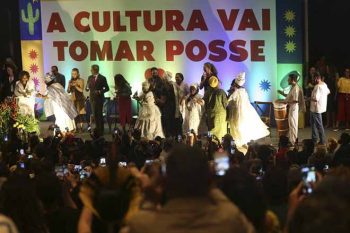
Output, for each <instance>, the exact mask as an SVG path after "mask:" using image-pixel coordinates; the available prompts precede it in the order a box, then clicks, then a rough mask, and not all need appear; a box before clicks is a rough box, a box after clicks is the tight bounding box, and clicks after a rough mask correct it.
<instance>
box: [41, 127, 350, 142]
mask: <svg viewBox="0 0 350 233" xmlns="http://www.w3.org/2000/svg"><path fill="white" fill-rule="evenodd" d="M51 124H53V122H49V121H41V122H39V126H40V136H41V137H46V136H47V135H49V134H50V132H49V131H48V128H49V126H50V125H51ZM84 127H87V126H86V125H85V126H84ZM112 131H113V129H112ZM343 132H350V131H345V130H339V131H338V132H334V131H333V130H332V129H325V133H326V138H327V139H328V138H335V139H339V138H340V135H341V134H342V133H343ZM76 136H77V137H80V138H82V139H83V140H89V139H91V138H90V135H89V133H88V132H87V130H86V131H85V132H83V133H78V134H76ZM104 137H105V139H106V140H107V141H111V140H112V132H109V128H108V125H107V124H105V134H104ZM310 138H311V128H310V127H306V128H304V129H299V142H301V141H302V140H303V139H310ZM258 143H261V144H271V145H273V146H275V147H277V146H278V136H277V130H276V128H271V137H266V138H263V139H260V140H259V141H258Z"/></svg>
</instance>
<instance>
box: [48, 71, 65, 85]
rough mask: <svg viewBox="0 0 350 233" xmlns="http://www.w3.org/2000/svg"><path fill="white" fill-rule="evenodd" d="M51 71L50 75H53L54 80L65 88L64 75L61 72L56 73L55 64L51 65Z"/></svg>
mask: <svg viewBox="0 0 350 233" xmlns="http://www.w3.org/2000/svg"><path fill="white" fill-rule="evenodd" d="M51 72H52V75H53V76H54V77H55V78H54V82H55V83H59V84H61V85H62V87H63V88H64V89H66V77H64V75H63V74H61V73H58V67H57V66H52V67H51Z"/></svg>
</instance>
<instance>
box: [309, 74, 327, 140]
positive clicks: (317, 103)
mask: <svg viewBox="0 0 350 233" xmlns="http://www.w3.org/2000/svg"><path fill="white" fill-rule="evenodd" d="M314 85H315V87H314V90H313V91H312V93H311V102H310V114H311V118H310V124H311V128H312V140H313V141H314V143H315V144H316V143H317V140H318V139H319V140H320V141H319V143H320V144H321V145H325V144H326V136H325V133H324V128H323V122H322V113H324V112H326V109H327V97H328V95H329V93H330V91H329V89H328V87H327V84H326V83H325V82H323V81H322V77H321V75H320V73H318V72H316V73H315V76H314Z"/></svg>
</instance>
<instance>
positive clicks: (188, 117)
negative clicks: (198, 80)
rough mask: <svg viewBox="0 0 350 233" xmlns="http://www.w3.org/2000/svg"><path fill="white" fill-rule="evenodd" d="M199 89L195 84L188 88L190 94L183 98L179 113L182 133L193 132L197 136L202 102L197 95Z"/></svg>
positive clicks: (201, 113) (200, 97) (201, 98)
mask: <svg viewBox="0 0 350 233" xmlns="http://www.w3.org/2000/svg"><path fill="white" fill-rule="evenodd" d="M198 92H199V88H198V85H197V84H192V85H191V86H190V94H188V95H187V96H185V97H184V98H183V99H182V101H181V105H180V111H181V113H182V118H183V131H184V132H185V133H186V132H190V131H192V130H193V132H194V133H195V134H196V135H198V128H199V124H200V122H201V119H202V115H203V106H204V100H203V97H202V96H201V95H200V94H198Z"/></svg>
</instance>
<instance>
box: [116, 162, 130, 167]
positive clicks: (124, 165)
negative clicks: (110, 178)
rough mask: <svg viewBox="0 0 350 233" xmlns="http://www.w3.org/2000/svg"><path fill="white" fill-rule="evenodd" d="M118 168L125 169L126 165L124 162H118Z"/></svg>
mask: <svg viewBox="0 0 350 233" xmlns="http://www.w3.org/2000/svg"><path fill="white" fill-rule="evenodd" d="M118 166H119V167H127V166H128V165H127V163H126V162H119V163H118Z"/></svg>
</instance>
